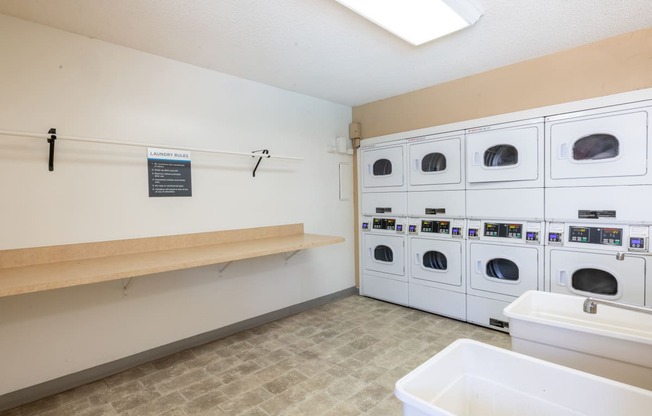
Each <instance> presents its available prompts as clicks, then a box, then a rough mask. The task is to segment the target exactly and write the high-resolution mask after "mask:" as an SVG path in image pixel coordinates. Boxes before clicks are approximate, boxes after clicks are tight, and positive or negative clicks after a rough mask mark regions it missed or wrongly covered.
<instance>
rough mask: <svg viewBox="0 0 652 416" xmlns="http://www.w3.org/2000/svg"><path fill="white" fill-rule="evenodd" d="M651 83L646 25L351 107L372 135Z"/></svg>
mask: <svg viewBox="0 0 652 416" xmlns="http://www.w3.org/2000/svg"><path fill="white" fill-rule="evenodd" d="M651 87H652V29H644V30H639V31H636V32H631V33H627V34H624V35H620V36H616V37H613V38H609V39H606V40H603V41H600V42H596V43H591V44H588V45H584V46H581V47H578V48H574V49H570V50H566V51H562V52H558V53H555V54H552V55H547V56H544V57H541V58H537V59H532V60H529V61H524V62H519V63H517V64H513V65H509V66H506V67H502V68H498V69H495V70H492V71H488V72H483V73H481V74H477V75H473V76H470V77H467V78H462V79H459V80H455V81H451V82H448V83H445V84H440V85H435V86H433V87H430V88H426V89H423V90H419V91H414V92H411V93H407V94H403V95H399V96H396V97H392V98H388V99H385V100H381V101H376V102H373V103H369V104H364V105H361V106H358V107H354V108H353V121H354V122H359V123H361V126H362V132H361V133H362V137H363V138H369V137H376V136H383V135H386V134H391V133H398V132H401V131H409V130H415V129H419V128H424V127H431V126H437V125H442V124H448V123H453V122H458V121H464V120H470V119H475V118H480V117H487V116H492V115H497V114H505V113H510V112H514V111H520V110H526V109H530V108H537V107H543V106H548V105H553V104H560V103H564V102H569V101H576V100H581V99H587V98H594V97H600V96H605V95H610V94H616V93H621V92H626V91H634V90H639V89H644V88H651Z"/></svg>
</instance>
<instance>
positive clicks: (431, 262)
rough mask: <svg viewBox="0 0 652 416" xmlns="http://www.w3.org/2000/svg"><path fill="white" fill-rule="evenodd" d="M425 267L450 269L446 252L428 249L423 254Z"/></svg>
mask: <svg viewBox="0 0 652 416" xmlns="http://www.w3.org/2000/svg"><path fill="white" fill-rule="evenodd" d="M423 267H425V268H427V269H433V270H446V269H448V260H447V259H446V256H445V255H444V253H441V252H439V251H428V252H427V253H426V254H424V255H423Z"/></svg>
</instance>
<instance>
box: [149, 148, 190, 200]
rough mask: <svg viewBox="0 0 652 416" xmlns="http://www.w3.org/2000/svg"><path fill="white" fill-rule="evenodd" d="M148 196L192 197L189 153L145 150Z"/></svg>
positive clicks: (153, 149) (155, 149)
mask: <svg viewBox="0 0 652 416" xmlns="http://www.w3.org/2000/svg"><path fill="white" fill-rule="evenodd" d="M147 170H148V177H149V196H150V197H158V196H192V182H191V180H190V152H187V151H185V150H170V149H157V148H153V147H148V148H147Z"/></svg>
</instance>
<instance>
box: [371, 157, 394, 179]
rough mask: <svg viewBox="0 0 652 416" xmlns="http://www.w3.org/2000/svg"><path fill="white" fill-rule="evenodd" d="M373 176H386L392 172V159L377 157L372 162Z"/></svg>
mask: <svg viewBox="0 0 652 416" xmlns="http://www.w3.org/2000/svg"><path fill="white" fill-rule="evenodd" d="M373 172H374V176H387V175H391V174H392V161H391V160H389V159H378V160H377V161H375V162H374V168H373Z"/></svg>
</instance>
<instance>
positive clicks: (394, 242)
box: [359, 140, 408, 305]
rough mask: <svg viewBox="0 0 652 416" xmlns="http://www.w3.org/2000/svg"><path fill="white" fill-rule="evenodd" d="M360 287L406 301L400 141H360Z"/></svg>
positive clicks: (367, 293)
mask: <svg viewBox="0 0 652 416" xmlns="http://www.w3.org/2000/svg"><path fill="white" fill-rule="evenodd" d="M359 169H360V178H361V194H360V215H361V221H360V224H361V233H360V264H361V271H362V273H361V277H360V293H361V294H362V295H365V296H369V297H373V298H377V299H382V300H386V301H389V302H393V303H398V304H401V305H407V304H408V282H407V280H408V278H407V270H406V254H407V252H406V250H407V245H406V238H407V230H406V228H407V227H406V226H407V218H406V216H407V192H406V190H407V175H406V173H405V141H404V140H403V141H400V142H394V143H384V144H380V145H374V144H371V145H367V146H363V149H362V150H361V159H360V168H359Z"/></svg>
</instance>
